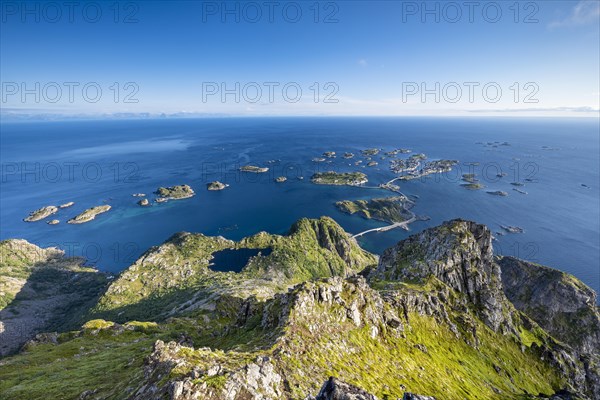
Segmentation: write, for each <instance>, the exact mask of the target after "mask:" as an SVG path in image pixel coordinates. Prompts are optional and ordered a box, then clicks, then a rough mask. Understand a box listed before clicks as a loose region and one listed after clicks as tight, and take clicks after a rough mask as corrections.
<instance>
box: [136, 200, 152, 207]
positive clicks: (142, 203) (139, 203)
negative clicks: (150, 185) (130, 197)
mask: <svg viewBox="0 0 600 400" xmlns="http://www.w3.org/2000/svg"><path fill="white" fill-rule="evenodd" d="M137 204H138V205H140V206H142V207H147V206H149V205H150V202H149V201H148V199H141V200H140V201H138V202H137Z"/></svg>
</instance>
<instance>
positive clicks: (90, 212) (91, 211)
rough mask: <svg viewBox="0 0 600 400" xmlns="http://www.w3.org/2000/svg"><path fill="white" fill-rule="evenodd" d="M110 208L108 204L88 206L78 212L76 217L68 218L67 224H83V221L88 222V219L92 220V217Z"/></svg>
mask: <svg viewBox="0 0 600 400" xmlns="http://www.w3.org/2000/svg"><path fill="white" fill-rule="evenodd" d="M110 208H111V207H110V206H109V205H103V206H96V207H92V208H88V209H87V210H85V211H84V212H82V213H81V214H79V215H77V216H76V217H74V218H71V219H70V220H68V221H67V224H83V223H86V222H90V221H92V220H93V219H95V218H96V215H98V214H102V213H105V212H107V211H109V210H110Z"/></svg>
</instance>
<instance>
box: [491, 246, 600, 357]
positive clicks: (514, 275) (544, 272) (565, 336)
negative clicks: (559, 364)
mask: <svg viewBox="0 0 600 400" xmlns="http://www.w3.org/2000/svg"><path fill="white" fill-rule="evenodd" d="M498 264H499V265H500V267H501V268H502V283H503V286H504V292H505V293H506V296H507V297H508V299H509V300H510V301H511V302H512V303H513V304H514V305H515V307H516V308H517V309H518V310H520V311H522V312H524V313H525V314H527V315H528V316H529V317H530V318H531V319H533V320H534V321H536V322H537V323H538V324H539V325H540V326H541V327H542V328H544V329H545V330H546V331H548V332H549V333H550V334H551V335H553V336H554V337H556V338H557V339H559V340H561V341H563V342H565V343H567V344H569V345H570V346H572V347H573V348H574V349H576V350H578V351H579V352H581V353H582V354H594V353H595V354H596V355H598V356H600V313H599V312H598V306H597V297H596V293H595V292H594V291H593V290H592V289H590V288H589V287H587V286H585V285H584V284H582V283H581V282H580V281H579V280H577V279H576V278H574V277H573V276H571V275H569V274H566V273H564V272H562V271H558V270H555V269H552V268H548V267H544V266H542V265H538V264H534V263H530V262H527V261H523V260H519V259H516V258H513V257H502V258H501V259H499V260H498Z"/></svg>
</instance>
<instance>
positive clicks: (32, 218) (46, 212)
mask: <svg viewBox="0 0 600 400" xmlns="http://www.w3.org/2000/svg"><path fill="white" fill-rule="evenodd" d="M57 211H58V207H56V206H46V207H42V208H40V209H38V210H35V211H32V212H30V213H29V216H27V217H26V218H24V219H23V221H25V222H36V221H41V220H43V219H44V218H47V217H49V216H50V215H52V214H56V212H57Z"/></svg>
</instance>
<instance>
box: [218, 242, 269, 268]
mask: <svg viewBox="0 0 600 400" xmlns="http://www.w3.org/2000/svg"><path fill="white" fill-rule="evenodd" d="M272 251H273V250H272V249H271V248H266V249H226V250H221V251H217V252H215V253H213V259H212V260H211V261H210V262H211V264H210V266H209V268H210V269H212V270H213V271H219V272H230V271H231V272H240V271H241V270H242V268H244V266H245V265H246V264H247V263H248V260H250V258H251V257H254V256H257V255H259V254H260V255H262V256H265V257H266V256H268V255H269V254H271V252H272Z"/></svg>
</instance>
